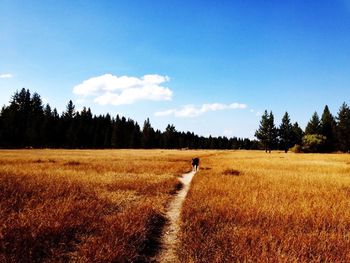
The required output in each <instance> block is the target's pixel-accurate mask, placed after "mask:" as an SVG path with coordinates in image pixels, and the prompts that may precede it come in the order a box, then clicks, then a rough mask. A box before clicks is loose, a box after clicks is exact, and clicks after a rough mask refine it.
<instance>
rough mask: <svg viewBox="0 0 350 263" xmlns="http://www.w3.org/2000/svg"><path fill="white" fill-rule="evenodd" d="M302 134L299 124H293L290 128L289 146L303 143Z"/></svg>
mask: <svg viewBox="0 0 350 263" xmlns="http://www.w3.org/2000/svg"><path fill="white" fill-rule="evenodd" d="M303 136H304V132H303V130H302V129H301V128H300V126H299V124H298V123H297V122H295V123H294V124H293V127H292V142H291V145H292V146H294V145H301V144H302V141H303Z"/></svg>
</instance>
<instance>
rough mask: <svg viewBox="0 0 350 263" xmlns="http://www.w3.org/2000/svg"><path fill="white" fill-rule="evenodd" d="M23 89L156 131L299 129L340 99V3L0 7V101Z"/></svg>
mask: <svg viewBox="0 0 350 263" xmlns="http://www.w3.org/2000/svg"><path fill="white" fill-rule="evenodd" d="M23 87H24V88H27V89H30V90H31V91H33V92H34V91H36V92H38V93H39V94H40V95H41V96H42V98H43V101H44V102H45V103H47V102H48V103H49V104H50V105H51V106H52V107H57V109H58V110H59V112H62V111H64V110H65V107H66V104H67V102H68V100H70V99H72V100H73V102H74V103H75V105H76V108H77V109H78V110H80V109H82V107H83V106H87V107H90V108H91V109H92V112H93V113H95V114H106V113H110V114H111V115H113V116H114V115H116V114H121V115H123V116H125V117H130V118H132V119H134V120H136V121H138V122H139V123H140V124H141V126H142V124H143V121H144V120H145V119H146V118H147V117H149V118H150V121H151V124H152V126H153V127H155V128H158V129H160V130H164V129H165V127H166V125H167V124H168V123H171V124H174V125H175V127H176V129H177V130H180V131H193V132H195V133H197V134H199V135H205V136H208V135H214V136H222V135H225V136H228V137H231V136H239V137H249V138H254V132H255V130H256V129H257V128H258V125H259V121H260V118H261V116H260V115H261V113H262V112H263V111H264V110H265V109H267V110H272V111H273V113H274V115H275V119H276V123H277V124H278V123H280V120H281V118H282V116H283V114H284V112H285V111H288V112H289V114H290V116H291V120H292V122H294V121H298V122H299V124H300V125H301V127H303V128H304V127H305V125H306V123H307V122H308V120H309V119H310V118H311V115H312V113H313V112H314V111H318V113H319V114H322V110H323V108H324V106H325V105H326V104H327V105H328V106H329V108H330V109H331V111H332V112H333V114H336V113H337V111H338V109H339V107H340V105H341V104H342V103H343V102H344V101H345V102H347V103H348V104H350V0H319V1H302V0H300V1H299V0H290V1H288V0H286V1H280V0H271V1H258V0H256V1H249V0H238V1H228V0H227V1H225V0H223V1H190V0H187V1H164V0H152V1H146V0H144V1H141V0H136V1H86V0H84V1H79V0H77V1H63V0H61V1H53V0H47V1H39V0H37V1H36V0H35V1H18V0H0V104H1V105H4V104H7V103H8V102H9V100H10V97H11V95H13V93H14V92H15V91H16V90H19V89H21V88H23Z"/></svg>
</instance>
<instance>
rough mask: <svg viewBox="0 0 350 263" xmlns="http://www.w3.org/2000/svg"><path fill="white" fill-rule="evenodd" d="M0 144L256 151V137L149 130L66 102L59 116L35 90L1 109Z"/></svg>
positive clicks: (24, 91)
mask: <svg viewBox="0 0 350 263" xmlns="http://www.w3.org/2000/svg"><path fill="white" fill-rule="evenodd" d="M0 147H1V148H82V149H84V148H86V149H104V148H145V149H151V148H165V149H179V148H189V149H258V148H259V147H260V144H259V143H258V141H256V140H249V139H247V138H245V139H243V138H236V137H233V138H227V137H225V136H223V137H221V136H219V137H212V136H209V137H204V136H198V135H196V134H194V133H193V132H180V131H177V130H176V129H175V126H174V125H172V124H169V125H167V127H166V129H165V131H160V130H158V129H154V128H153V127H152V126H151V123H150V120H149V119H147V120H145V121H144V123H143V127H142V128H141V127H140V125H139V124H138V123H137V122H135V121H134V120H132V119H130V118H128V119H126V118H125V117H123V116H119V115H117V116H115V117H112V116H111V115H110V114H106V115H93V114H92V112H91V110H90V108H85V107H84V108H83V109H82V110H81V111H77V110H76V109H75V105H74V104H73V102H72V101H69V102H68V104H67V107H66V110H65V111H64V112H63V113H61V114H59V113H58V112H57V109H56V108H54V109H52V108H51V106H50V105H49V104H46V105H44V104H43V102H42V99H41V97H40V95H39V94H38V93H33V94H31V92H30V91H29V90H28V89H24V88H23V89H22V90H20V91H17V92H15V94H14V95H13V96H12V98H11V100H10V103H9V105H7V106H6V105H5V106H3V107H2V109H1V112H0Z"/></svg>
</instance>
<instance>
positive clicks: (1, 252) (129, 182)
mask: <svg viewBox="0 0 350 263" xmlns="http://www.w3.org/2000/svg"><path fill="white" fill-rule="evenodd" d="M197 153H198V152H197ZM192 154H193V152H188V151H161V150H152V151H146V150H118V151H113V150H104V151H97V150H94V151H83V150H18V151H6V150H2V151H0V262H42V261H45V262H67V261H78V262H111V261H114V262H125V261H147V260H149V258H150V257H152V256H153V254H154V253H155V251H154V248H155V245H156V241H157V240H155V239H154V237H156V236H157V235H159V234H158V233H157V231H159V230H160V229H161V226H162V224H163V223H164V208H165V205H166V203H167V202H168V200H169V198H171V197H172V196H171V193H172V192H174V190H175V188H176V186H177V183H178V182H177V179H176V177H177V176H179V175H181V174H182V173H183V172H184V171H188V170H189V169H190V160H191V157H192Z"/></svg>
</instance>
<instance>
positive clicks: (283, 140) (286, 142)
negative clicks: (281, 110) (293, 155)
mask: <svg viewBox="0 0 350 263" xmlns="http://www.w3.org/2000/svg"><path fill="white" fill-rule="evenodd" d="M278 133H279V139H280V140H279V143H280V146H281V148H282V149H283V150H284V152H286V153H287V152H288V149H289V148H290V147H292V146H293V137H292V136H293V126H292V124H291V123H290V118H289V114H288V112H286V113H285V114H284V115H283V118H282V122H281V125H280V127H279V130H278Z"/></svg>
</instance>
